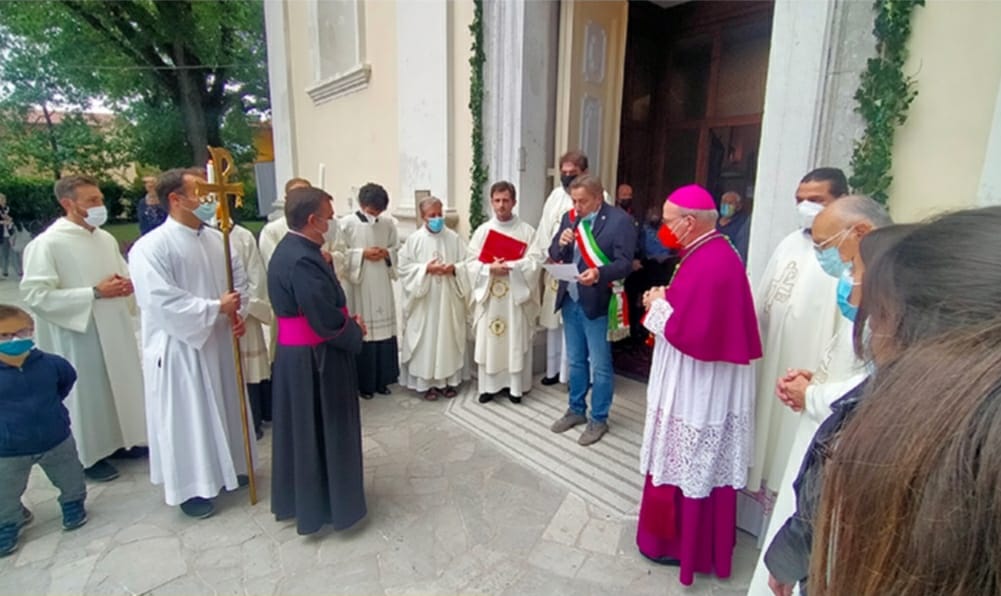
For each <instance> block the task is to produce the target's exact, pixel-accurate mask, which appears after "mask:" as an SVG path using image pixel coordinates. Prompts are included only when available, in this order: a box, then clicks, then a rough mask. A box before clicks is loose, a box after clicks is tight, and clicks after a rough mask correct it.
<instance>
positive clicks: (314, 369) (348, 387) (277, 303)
mask: <svg viewBox="0 0 1001 596" xmlns="http://www.w3.org/2000/svg"><path fill="white" fill-rule="evenodd" d="M268 293H269V295H270V297H271V306H272V308H274V311H275V317H277V318H278V319H296V318H298V321H292V322H291V323H300V324H302V323H308V328H310V329H311V333H314V334H315V335H316V336H318V338H323V342H322V343H319V344H318V345H315V346H312V347H311V346H309V345H282V338H281V336H282V335H283V330H282V325H283V322H282V321H281V320H279V323H278V325H279V342H278V347H277V350H276V353H275V362H274V368H273V371H272V375H271V379H272V383H271V386H272V394H273V405H272V408H273V412H272V416H273V435H272V477H271V511H272V512H273V513H274V514H275V518H276V519H278V520H283V519H289V518H292V517H294V518H295V519H296V527H297V529H298V531H299V534H311V533H313V532H316V531H317V530H319V529H320V528H321V527H322V526H323V524H331V525H333V527H334V528H335V529H343V528H347V527H350V526H351V525H353V524H355V523H356V522H358V521H359V520H360V519H362V518H363V517H365V513H366V508H365V488H364V476H363V469H362V445H361V420H360V417H359V412H358V377H357V372H356V371H355V356H356V354H358V353H359V352H360V351H361V347H362V331H361V328H360V327H359V326H358V324H357V323H355V321H354V320H352V319H350V318H349V317H348V316H346V315H345V311H344V310H343V309H344V307H345V305H346V298H345V295H344V290H343V289H342V288H341V284H340V282H339V281H338V280H337V277H336V275H334V270H333V268H332V267H331V266H330V265H328V264H327V262H326V261H324V260H323V256H322V255H321V253H320V247H319V245H317V244H315V243H314V242H312V241H311V240H309V239H308V238H305V237H303V236H299V235H297V234H294V233H289V234H286V236H285V238H283V239H282V241H281V242H279V243H278V246H277V248H275V252H274V255H273V256H272V257H271V262H270V263H269V264H268ZM303 318H304V319H305V320H303ZM291 323H290V324H286V326H285V329H286V330H289V329H292V328H293V325H292V324H291ZM299 335H301V333H300V334H299ZM316 341H318V339H317V340H316ZM286 342H288V337H286ZM288 343H291V344H295V343H301V342H299V341H298V340H295V339H293V340H292V341H291V342H288Z"/></svg>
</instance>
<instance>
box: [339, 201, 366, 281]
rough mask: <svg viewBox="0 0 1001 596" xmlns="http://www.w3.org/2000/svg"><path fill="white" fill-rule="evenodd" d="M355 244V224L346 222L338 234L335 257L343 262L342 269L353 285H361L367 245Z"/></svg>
mask: <svg viewBox="0 0 1001 596" xmlns="http://www.w3.org/2000/svg"><path fill="white" fill-rule="evenodd" d="M347 217H351V216H350V215H349V216H347ZM355 244H356V243H355V234H354V224H352V223H350V222H345V223H344V224H343V225H341V228H340V232H339V233H338V234H337V244H336V248H335V250H334V257H335V258H336V259H338V261H339V262H340V263H343V268H342V269H341V271H343V272H344V277H345V279H346V280H347V281H348V282H350V283H351V284H352V285H359V284H361V277H362V270H363V269H364V267H365V248H367V247H364V246H356V245H355Z"/></svg>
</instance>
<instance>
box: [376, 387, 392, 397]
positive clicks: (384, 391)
mask: <svg viewBox="0 0 1001 596" xmlns="http://www.w3.org/2000/svg"><path fill="white" fill-rule="evenodd" d="M375 392H376V393H378V394H379V395H392V394H393V392H392V391H390V390H389V387H379V388H378V389H376V390H375Z"/></svg>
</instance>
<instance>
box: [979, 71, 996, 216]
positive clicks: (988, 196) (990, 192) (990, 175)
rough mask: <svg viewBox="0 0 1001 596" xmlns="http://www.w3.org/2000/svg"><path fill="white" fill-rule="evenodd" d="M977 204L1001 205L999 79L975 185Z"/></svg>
mask: <svg viewBox="0 0 1001 596" xmlns="http://www.w3.org/2000/svg"><path fill="white" fill-rule="evenodd" d="M977 205H978V206H980V207H987V206H988V205H1001V81H999V82H998V95H997V99H996V100H995V102H994V121H993V123H992V124H991V132H990V135H989V136H988V137H987V149H986V151H984V165H983V169H982V170H981V172H980V184H979V185H978V186H977Z"/></svg>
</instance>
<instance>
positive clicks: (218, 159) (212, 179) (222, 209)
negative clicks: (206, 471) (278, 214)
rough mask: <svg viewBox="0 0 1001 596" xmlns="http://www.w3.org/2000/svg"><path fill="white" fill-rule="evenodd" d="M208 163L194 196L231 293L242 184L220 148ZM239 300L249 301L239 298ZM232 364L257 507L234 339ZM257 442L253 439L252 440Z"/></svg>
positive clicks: (253, 500)
mask: <svg viewBox="0 0 1001 596" xmlns="http://www.w3.org/2000/svg"><path fill="white" fill-rule="evenodd" d="M209 155H210V156H211V159H210V160H209V163H208V165H207V167H206V170H207V173H208V182H198V183H197V184H196V186H195V194H196V195H197V196H198V198H199V199H200V200H201V201H202V202H203V203H213V202H215V203H216V204H217V205H218V206H217V207H216V221H217V222H219V230H221V231H222V243H223V248H224V250H225V253H226V287H227V288H228V289H229V291H230V292H233V291H234V290H235V289H234V287H233V260H232V254H233V252H232V249H231V248H230V245H229V236H230V232H232V230H233V220H232V218H231V217H230V212H229V197H230V196H232V197H234V199H235V200H234V202H233V205H234V207H240V206H242V205H243V184H242V183H240V182H230V181H229V177H230V176H232V175H233V174H234V173H235V170H236V169H235V168H234V167H233V155H232V154H230V152H229V151H227V150H226V149H223V148H222V147H209ZM240 299H241V300H247V299H248V297H246V296H241V297H240ZM233 360H234V361H235V362H236V387H237V391H238V392H239V396H240V417H241V418H242V419H243V453H244V456H245V457H246V458H247V477H248V478H249V480H250V504H251V505H255V504H257V482H256V479H255V477H254V461H253V458H252V457H251V454H250V441H251V438H250V437H251V434H250V426H249V425H248V423H247V398H246V394H245V393H244V392H245V390H246V385H245V384H244V382H243V359H242V358H241V357H240V339H239V338H238V337H236V335H233ZM255 438H256V437H255Z"/></svg>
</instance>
